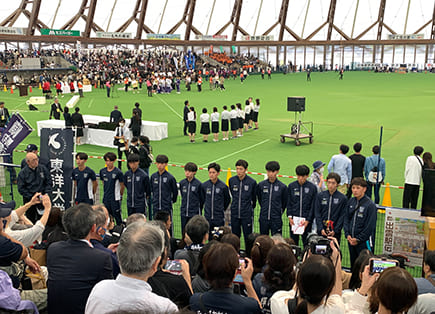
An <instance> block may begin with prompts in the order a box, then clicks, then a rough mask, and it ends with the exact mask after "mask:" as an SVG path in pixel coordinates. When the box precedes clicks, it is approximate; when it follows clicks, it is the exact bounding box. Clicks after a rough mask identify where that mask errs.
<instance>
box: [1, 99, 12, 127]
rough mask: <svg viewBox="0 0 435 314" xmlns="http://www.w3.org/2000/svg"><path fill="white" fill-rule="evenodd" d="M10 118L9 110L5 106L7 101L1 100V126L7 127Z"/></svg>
mask: <svg viewBox="0 0 435 314" xmlns="http://www.w3.org/2000/svg"><path fill="white" fill-rule="evenodd" d="M10 118H11V117H10V115H9V111H8V109H7V108H5V103H4V102H3V101H0V128H4V127H6V125H7V124H8V122H9V119H10Z"/></svg>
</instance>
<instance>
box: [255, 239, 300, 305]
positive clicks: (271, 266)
mask: <svg viewBox="0 0 435 314" xmlns="http://www.w3.org/2000/svg"><path fill="white" fill-rule="evenodd" d="M296 263H297V260H296V257H295V255H294V254H293V251H292V249H291V247H290V246H289V245H287V244H285V243H279V244H276V245H274V246H273V247H272V248H271V249H270V251H269V253H268V254H267V259H266V267H265V269H264V274H263V273H259V274H257V275H256V276H255V277H254V280H253V286H254V289H255V292H256V293H257V296H258V299H259V300H260V302H261V305H262V307H263V313H270V298H271V297H272V295H273V294H274V293H275V292H276V291H278V290H290V289H292V288H293V285H294V283H295V275H296V273H295V271H294V269H295V267H296Z"/></svg>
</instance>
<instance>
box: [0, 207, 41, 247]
mask: <svg viewBox="0 0 435 314" xmlns="http://www.w3.org/2000/svg"><path fill="white" fill-rule="evenodd" d="M18 220H19V218H18V215H17V213H16V212H15V211H12V214H11V222H10V224H9V225H8V227H7V228H6V229H5V232H6V233H7V234H8V235H10V236H11V237H12V238H14V239H15V240H18V241H20V242H21V243H23V245H24V246H25V247H29V246H31V245H32V244H33V242H35V241H36V240H38V241H39V240H41V236H42V233H43V232H44V229H45V226H44V225H43V224H42V222H41V221H40V220H38V221H37V222H36V224H35V225H34V226H32V227H31V228H27V229H23V230H11V228H12V226H13V225H15V224H16V223H17V222H18Z"/></svg>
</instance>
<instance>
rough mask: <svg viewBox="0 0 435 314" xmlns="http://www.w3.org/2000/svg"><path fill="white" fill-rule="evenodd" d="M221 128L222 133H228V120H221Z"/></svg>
mask: <svg viewBox="0 0 435 314" xmlns="http://www.w3.org/2000/svg"><path fill="white" fill-rule="evenodd" d="M221 128H222V131H224V132H226V131H228V120H226V119H225V120H224V119H222V126H221Z"/></svg>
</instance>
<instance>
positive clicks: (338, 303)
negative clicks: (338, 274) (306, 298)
mask: <svg viewBox="0 0 435 314" xmlns="http://www.w3.org/2000/svg"><path fill="white" fill-rule="evenodd" d="M322 313H324V314H329V313H331V314H341V313H343V314H344V303H343V298H342V297H341V296H340V295H338V294H333V295H330V296H329V298H328V300H327V301H326V304H323V305H320V306H319V307H318V308H317V309H315V310H314V311H312V312H311V314H322Z"/></svg>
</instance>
